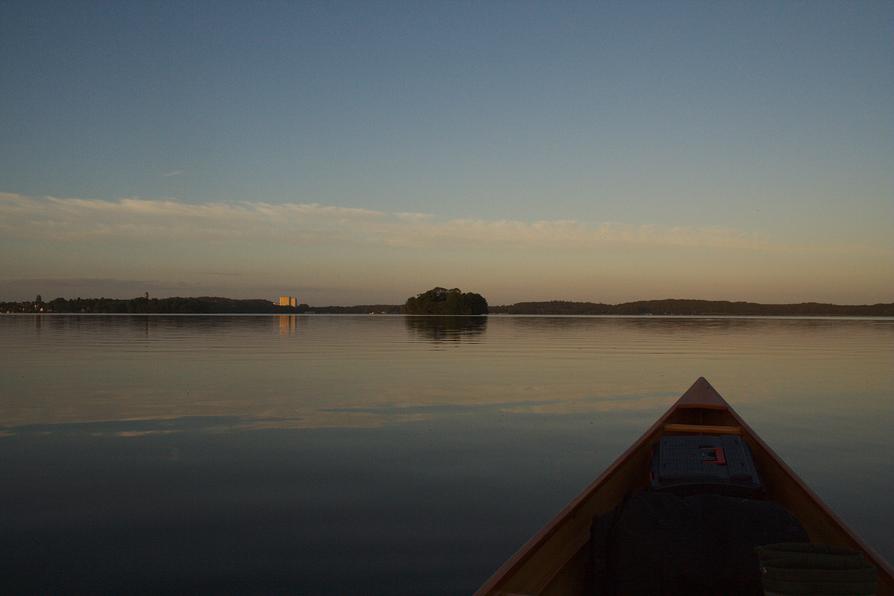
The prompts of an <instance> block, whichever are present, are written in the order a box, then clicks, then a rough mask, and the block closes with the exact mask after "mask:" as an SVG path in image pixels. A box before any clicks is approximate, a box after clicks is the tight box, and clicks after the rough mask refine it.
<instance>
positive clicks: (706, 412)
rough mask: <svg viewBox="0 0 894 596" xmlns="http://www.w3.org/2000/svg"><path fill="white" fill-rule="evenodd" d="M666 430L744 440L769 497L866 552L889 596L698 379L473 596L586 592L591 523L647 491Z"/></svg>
mask: <svg viewBox="0 0 894 596" xmlns="http://www.w3.org/2000/svg"><path fill="white" fill-rule="evenodd" d="M669 433H673V434H699V433H701V434H738V435H741V436H742V438H743V439H744V440H745V441H746V442H747V443H748V445H749V447H750V448H751V451H752V455H753V456H754V460H755V464H756V466H757V468H758V471H759V473H760V475H761V480H762V481H763V483H764V486H765V489H766V491H767V498H768V499H770V500H772V501H775V502H777V503H779V504H780V505H782V506H783V507H785V508H786V509H788V510H789V511H790V512H791V513H793V514H794V515H795V516H796V517H797V518H798V520H799V521H800V522H801V524H802V525H803V526H804V529H805V530H806V531H807V533H808V535H809V536H810V540H811V541H812V542H817V543H824V544H835V545H841V546H847V547H850V548H853V549H855V550H858V551H861V552H863V554H864V556H865V557H866V559H867V560H868V561H869V562H871V563H872V564H873V565H875V567H876V569H877V570H878V579H879V584H878V594H880V595H894V571H892V568H891V566H890V565H888V563H887V562H885V560H884V559H882V558H881V557H880V556H879V555H878V554H877V553H875V552H874V551H873V550H872V549H871V548H869V547H868V546H867V545H865V544H864V543H863V542H862V541H861V540H860V538H859V537H857V535H856V534H854V533H853V532H852V531H851V530H850V529H849V528H848V527H847V526H846V525H845V524H844V522H842V521H841V520H840V519H839V518H838V516H836V515H835V514H834V513H833V512H832V510H831V509H829V508H828V507H827V506H826V505H825V504H823V502H822V501H821V500H820V499H819V497H817V496H816V495H815V494H814V493H813V491H811V490H810V488H808V487H807V485H805V484H804V483H803V482H802V481H801V480H800V479H799V478H798V477H797V476H796V475H795V473H794V472H793V471H792V470H791V469H790V468H789V467H788V466H787V465H786V464H785V463H784V462H783V461H782V460H781V459H780V458H779V457H778V456H777V455H776V454H775V453H774V452H773V450H772V449H770V447H768V446H767V444H766V443H764V442H763V440H761V438H760V437H758V436H757V434H756V433H755V432H754V431H753V430H752V429H751V428H750V427H749V426H748V425H747V424H746V423H745V421H744V420H742V418H740V417H739V415H738V414H736V412H735V411H734V410H733V409H732V408H731V407H730V406H729V404H727V403H726V401H724V399H723V398H722V397H721V396H720V394H718V393H717V391H716V390H715V389H714V388H713V387H712V386H711V384H710V383H708V381H706V380H705V379H704V378H703V377H702V378H699V379H698V380H697V381H696V382H695V383H694V384H693V385H692V387H690V388H689V390H688V391H686V393H684V394H683V396H682V397H680V399H679V400H677V402H676V403H675V404H674V405H673V406H671V408H670V409H669V410H668V411H667V412H666V413H665V414H664V415H663V416H661V418H659V419H658V421H656V422H655V424H653V425H652V427H651V428H649V430H647V431H646V432H645V434H643V436H642V437H640V438H639V440H637V441H636V443H634V444H633V445H632V446H631V447H630V448H629V449H627V451H625V452H624V453H623V454H622V455H621V456H620V457H619V458H618V459H617V460H616V461H615V462H614V463H613V464H612V465H611V466H609V468H608V469H606V470H605V472H603V473H602V474H601V475H600V476H599V477H598V478H597V479H596V480H595V481H594V482H593V483H592V484H590V485H589V486H588V487H587V488H586V489H585V490H584V491H583V492H582V493H581V494H580V495H579V496H578V497H576V498H575V499H574V500H573V501H572V502H571V503H569V504H568V505H567V506H566V507H565V508H564V509H563V510H562V511H561V512H560V513H559V514H558V515H557V516H556V517H555V519H553V520H552V521H551V522H550V523H549V524H547V525H546V526H545V527H544V528H543V529H542V530H540V531H539V532H538V533H537V534H535V535H534V537H533V538H531V539H530V540H529V541H528V542H527V543H526V544H525V545H524V546H523V547H522V548H521V549H520V550H519V551H518V552H517V553H516V554H515V555H513V556H512V557H511V558H510V559H509V560H508V561H506V563H504V564H503V565H502V566H501V567H500V568H499V569H498V570H497V571H496V573H494V575H493V576H491V578H490V579H489V580H488V581H487V582H485V583H484V585H483V586H481V588H480V589H479V590H478V591H477V592H476V595H480V596H483V595H485V594H582V593H584V592H585V590H586V589H587V588H586V574H587V559H588V556H587V553H588V550H589V549H588V547H589V540H590V525H591V523H592V520H593V518H594V517H595V516H597V515H602V514H604V513H606V512H608V511H610V510H611V509H613V508H614V507H615V506H616V505H617V504H618V503H619V502H620V501H621V500H622V499H623V497H624V495H626V494H628V493H630V492H631V491H633V490H636V489H638V488H643V487H645V486H647V484H648V470H649V462H650V458H651V452H652V447H653V446H654V445H655V443H657V442H658V440H659V439H660V438H661V436H662V435H665V434H669Z"/></svg>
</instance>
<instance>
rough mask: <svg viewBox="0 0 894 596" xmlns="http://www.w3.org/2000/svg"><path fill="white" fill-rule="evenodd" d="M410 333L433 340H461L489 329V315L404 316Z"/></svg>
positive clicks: (473, 336) (476, 335)
mask: <svg viewBox="0 0 894 596" xmlns="http://www.w3.org/2000/svg"><path fill="white" fill-rule="evenodd" d="M404 321H406V324H407V329H408V330H409V331H410V333H412V334H414V335H416V336H418V337H421V338H423V339H426V340H429V341H433V342H445V341H461V340H464V339H471V338H475V337H478V336H480V335H482V334H483V333H484V332H485V331H487V317H437V316H435V317H426V316H410V317H404Z"/></svg>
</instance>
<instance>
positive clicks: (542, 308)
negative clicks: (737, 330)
mask: <svg viewBox="0 0 894 596" xmlns="http://www.w3.org/2000/svg"><path fill="white" fill-rule="evenodd" d="M490 312H491V314H513V315H689V316H695V315H698V316H714V315H716V316H763V317H778V316H790V317H791V316H797V317H810V316H816V317H819V316H843V317H892V316H894V303H888V304H863V305H841V304H823V303H820V302H803V303H800V304H758V303H757V302H729V301H726V300H680V299H668V300H639V301H636V302H624V303H622V304H602V303H599V302H568V301H563V300H552V301H549V302H518V303H516V304H508V305H503V306H491V307H490Z"/></svg>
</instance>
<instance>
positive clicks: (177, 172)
mask: <svg viewBox="0 0 894 596" xmlns="http://www.w3.org/2000/svg"><path fill="white" fill-rule="evenodd" d="M182 173H183V170H172V171H170V172H165V173H164V174H162V176H163V177H165V178H173V177H174V176H179V175H181V174H182Z"/></svg>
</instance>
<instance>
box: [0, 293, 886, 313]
mask: <svg viewBox="0 0 894 596" xmlns="http://www.w3.org/2000/svg"><path fill="white" fill-rule="evenodd" d="M0 313H3V314H168V315H176V314H181V315H190V314H192V315H214V314H219V315H225V314H243V315H277V314H280V315H282V314H355V315H357V314H362V315H369V314H384V315H398V314H406V313H405V308H404V306H403V305H399V304H359V305H355V306H311V305H307V304H300V305H298V306H294V307H292V306H279V305H276V304H274V303H272V302H270V301H267V300H236V299H232V298H221V297H212V296H199V297H174V298H151V299H150V298H144V297H141V298H132V299H112V298H77V299H71V300H67V299H63V298H56V299H54V300H51V301H49V302H43V301H39V302H38V301H26V302H0ZM488 314H491V315H547V316H604V317H625V316H626V317H649V316H654V317H870V318H871V317H894V303H881V304H860V305H846V304H844V305H843V304H825V303H818V302H802V303H797V304H761V303H757V302H730V301H724V300H685V299H667V300H640V301H635V302H625V303H621V304H603V303H596V302H572V301H565V300H553V301H546V302H518V303H515V304H508V305H500V306H491V307H489V309H488Z"/></svg>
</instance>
